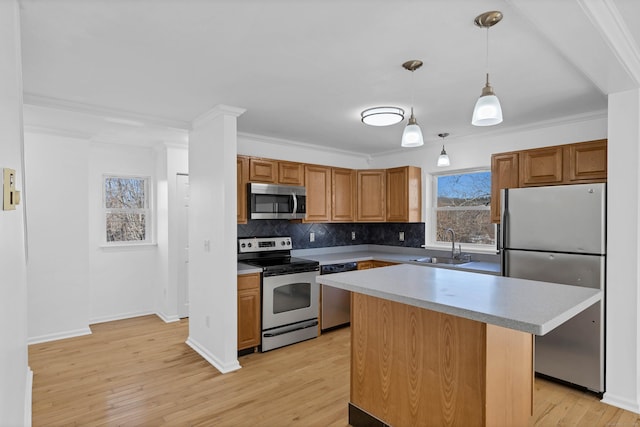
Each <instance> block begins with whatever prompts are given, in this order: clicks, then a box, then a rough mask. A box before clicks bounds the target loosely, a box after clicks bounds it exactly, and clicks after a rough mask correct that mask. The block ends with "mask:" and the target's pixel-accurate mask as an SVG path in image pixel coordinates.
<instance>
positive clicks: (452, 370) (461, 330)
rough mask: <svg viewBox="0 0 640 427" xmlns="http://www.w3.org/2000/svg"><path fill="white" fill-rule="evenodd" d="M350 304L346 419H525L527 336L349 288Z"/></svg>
mask: <svg viewBox="0 0 640 427" xmlns="http://www.w3.org/2000/svg"><path fill="white" fill-rule="evenodd" d="M351 307H352V310H351V404H350V405H349V406H350V408H349V423H350V424H351V425H353V426H356V427H359V426H365V425H391V426H413V425H420V426H465V427H466V426H513V427H515V426H527V425H529V423H530V419H531V414H532V408H533V335H531V334H529V333H525V332H520V331H516V330H512V329H507V328H503V327H499V326H494V325H489V324H486V323H482V322H477V321H474V320H468V319H464V318H461V317H457V316H452V315H449V314H443V313H438V312H435V311H431V310H426V309H422V308H419V307H414V306H410V305H406V304H401V303H397V302H393V301H389V300H385V299H380V298H376V297H371V296H367V295H363V294H358V293H355V292H353V293H352V301H351ZM367 420H368V421H367ZM376 420H377V421H379V422H381V424H377V421H376Z"/></svg>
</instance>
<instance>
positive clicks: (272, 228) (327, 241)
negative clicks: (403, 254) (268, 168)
mask: <svg viewBox="0 0 640 427" xmlns="http://www.w3.org/2000/svg"><path fill="white" fill-rule="evenodd" d="M400 232H404V241H401V240H400V239H399V235H400ZM311 233H313V234H314V241H313V242H311V241H310V235H311ZM352 233H355V239H352ZM268 236H291V239H292V240H293V241H292V243H293V248H294V249H308V248H324V247H331V246H348V245H388V246H403V247H407V248H419V247H420V246H421V245H424V223H423V222H417V223H389V222H385V223H344V224H343V223H314V224H307V223H299V222H291V221H288V220H249V221H248V223H247V224H238V238H241V237H268Z"/></svg>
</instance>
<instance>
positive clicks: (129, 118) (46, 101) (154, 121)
mask: <svg viewBox="0 0 640 427" xmlns="http://www.w3.org/2000/svg"><path fill="white" fill-rule="evenodd" d="M23 102H24V104H26V105H32V106H35V107H44V108H53V109H58V110H64V111H70V112H74V113H81V114H87V115H91V116H94V117H99V118H101V119H103V120H106V121H111V122H113V123H119V124H128V125H130V126H144V125H151V126H159V127H166V128H174V129H179V130H189V129H191V124H190V123H189V122H185V121H181V120H172V119H165V118H160V117H155V116H149V115H145V114H137V113H132V112H130V111H122V110H116V109H112V108H105V107H99V106H96V105H90V104H83V103H81V102H75V101H69V100H65V99H59V98H51V97H47V96H42V95H37V94H33V93H25V94H24V99H23Z"/></svg>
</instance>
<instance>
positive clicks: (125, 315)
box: [89, 310, 156, 325]
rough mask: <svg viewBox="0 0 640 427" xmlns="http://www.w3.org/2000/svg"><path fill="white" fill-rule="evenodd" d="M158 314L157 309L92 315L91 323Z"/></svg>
mask: <svg viewBox="0 0 640 427" xmlns="http://www.w3.org/2000/svg"><path fill="white" fill-rule="evenodd" d="M152 314H156V313H155V311H151V310H149V311H131V312H129V313H120V314H112V315H109V316H100V317H92V318H91V319H89V324H91V325H93V324H95V323H104V322H113V321H114V320H123V319H131V318H134V317H140V316H150V315H152Z"/></svg>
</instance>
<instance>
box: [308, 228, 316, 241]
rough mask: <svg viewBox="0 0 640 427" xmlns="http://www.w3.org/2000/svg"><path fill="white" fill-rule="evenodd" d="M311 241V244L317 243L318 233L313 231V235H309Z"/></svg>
mask: <svg viewBox="0 0 640 427" xmlns="http://www.w3.org/2000/svg"><path fill="white" fill-rule="evenodd" d="M309 241H310V242H315V241H316V233H314V232H313V231H312V232H311V233H309Z"/></svg>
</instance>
